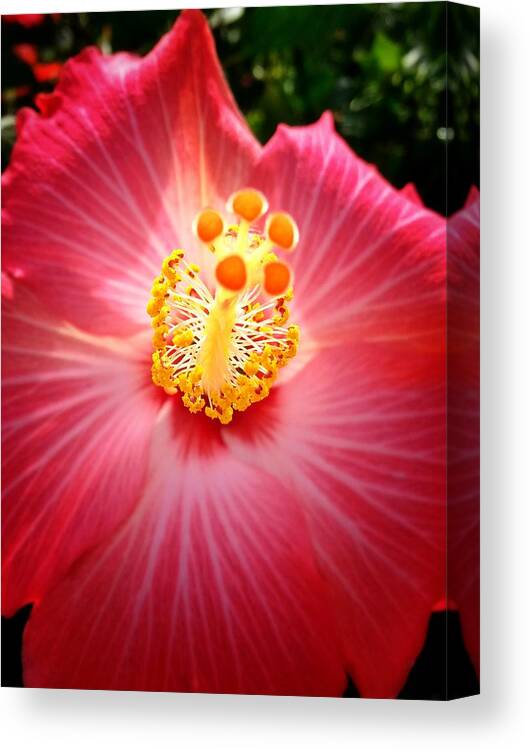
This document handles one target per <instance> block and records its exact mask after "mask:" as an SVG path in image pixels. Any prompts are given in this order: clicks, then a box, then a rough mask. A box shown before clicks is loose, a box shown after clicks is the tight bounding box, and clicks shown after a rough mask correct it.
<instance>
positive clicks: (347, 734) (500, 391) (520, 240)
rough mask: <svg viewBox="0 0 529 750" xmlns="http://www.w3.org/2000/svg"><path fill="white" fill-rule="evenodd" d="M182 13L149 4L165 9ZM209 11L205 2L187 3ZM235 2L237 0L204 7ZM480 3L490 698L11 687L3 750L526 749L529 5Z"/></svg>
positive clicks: (0, 718)
mask: <svg viewBox="0 0 529 750" xmlns="http://www.w3.org/2000/svg"><path fill="white" fill-rule="evenodd" d="M319 3H320V4H322V0H319ZM179 4H181V3H178V1H176V2H163V1H161V2H160V1H159V0H156V2H155V3H153V5H154V7H156V8H161V7H168V8H171V7H177V6H178V5H179ZM200 4H204V3H196V2H189V3H187V5H188V6H191V5H193V6H197V5H200ZM230 4H231V5H234V4H236V2H233V1H232V2H231V3H229V2H228V3H222V2H220V3H219V2H211V3H208V6H209V7H211V6H215V5H230ZM247 4H248V5H253V4H259V3H252V2H248V3H247ZM261 4H263V3H261ZM277 4H279V3H277ZM473 4H478V3H473ZM479 5H480V7H481V28H482V37H481V38H482V48H481V62H482V89H481V91H482V167H483V169H482V209H481V216H482V452H481V455H482V581H483V595H482V598H483V607H482V654H483V658H482V662H483V673H482V691H483V692H482V695H481V696H479V697H476V698H470V699H466V700H462V701H456V702H452V703H448V704H443V703H440V704H439V703H421V702H400V701H357V700H329V699H318V700H313V699H285V698H262V697H250V696H249V697H231V696H200V695H167V694H143V693H140V694H133V693H101V692H93V693H88V692H73V691H72V692H69V691H45V690H42V691H38V690H20V689H19V690H15V689H6V688H4V689H2V691H1V693H0V731H1V735H2V739H3V741H4V742H6V744H7V742H9V743H10V744H9V745H7V746H11V743H13V745H14V746H15V747H21V748H29V747H38V748H39V750H48V748H53V749H54V750H62V749H63V748H68V749H69V748H76V749H77V748H80V749H83V748H90V750H93V748H94V746H96V747H97V745H99V746H100V747H101V748H102V749H103V750H106V748H110V747H112V746H114V745H116V746H120V747H127V748H128V750H136V749H137V748H142V749H143V748H145V747H147V748H149V749H150V748H153V750H154V748H158V747H175V748H176V747H178V748H186V749H187V748H190V749H193V750H194V749H195V748H206V747H207V748H230V749H231V748H233V749H234V750H235V749H238V748H244V750H254V749H256V750H257V749H261V748H267V749H268V748H274V750H276V749H277V750H282V748H289V750H290V749H293V748H298V747H300V748H301V747H303V748H305V749H307V750H311V749H312V748H325V750H327V749H328V748H350V747H358V748H360V747H361V748H362V750H363V748H387V747H391V748H392V750H393V749H395V750H397V749H398V748H401V747H402V748H407V750H409V749H411V750H414V749H415V748H428V750H436V749H437V748H443V750H444V749H445V748H446V747H447V746H448V747H452V748H454V749H455V750H459V748H465V749H466V748H469V749H472V748H478V747H479V748H480V750H487V749H488V748H494V749H495V750H497V748H500V750H503V748H506V749H509V750H510V748H519V747H524V746H525V747H527V746H528V745H527V744H526V743H527V741H528V738H529V701H528V693H529V659H528V654H529V604H528V603H529V586H528V574H529V559H528V553H527V550H528V548H529V486H528V479H527V476H528V473H527V471H526V469H527V466H528V464H529V439H528V432H529V429H528V425H529V409H528V402H529V399H528V389H529V367H528V364H529V356H528V343H529V335H528V327H529V315H528V305H527V298H528V297H529V264H528V261H527V257H528V255H529V240H528V219H529V190H528V178H529V163H528V158H527V152H528V148H527V140H528V137H529V123H528V106H527V99H528V95H529V75H528V65H527V59H528V56H529V13H528V8H529V2H527V0H518V1H516V0H481V3H479ZM146 6H148V3H146V2H145V1H144V2H130V1H129V2H126V0H105V2H102V1H101V0H93V1H89V2H87V1H86V0H77V1H76V2H75V3H72V2H66V1H65V0H63V1H60V0H56V1H54V2H50V0H40V2H38V1H37V0H18V2H16V0H9V1H8V0H0V8H1V11H2V12H10V13H20V12H35V11H43V10H44V11H62V12H65V11H70V12H72V11H79V10H98V9H100V10H102V9H103V8H105V9H108V8H109V7H111V8H112V9H116V10H117V9H126V8H135V9H137V8H142V7H146Z"/></svg>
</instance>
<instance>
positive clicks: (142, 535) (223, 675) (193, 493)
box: [24, 413, 345, 695]
mask: <svg viewBox="0 0 529 750" xmlns="http://www.w3.org/2000/svg"><path fill="white" fill-rule="evenodd" d="M169 417H170V415H169V414H168V413H167V414H166V419H165V420H163V419H162V421H161V422H160V423H159V424H158V433H157V437H156V440H155V443H154V444H155V445H157V446H158V448H159V449H158V450H155V451H153V454H152V455H153V461H152V464H151V472H150V481H149V484H148V486H147V488H146V490H145V492H144V494H143V496H142V499H141V502H140V504H139V505H138V507H137V508H136V511H135V512H134V514H133V515H132V516H131V517H130V519H129V520H128V521H127V523H126V524H124V525H123V527H122V528H121V529H120V531H119V532H118V534H117V535H116V536H115V538H114V539H113V540H112V542H111V543H110V544H108V545H104V546H101V547H98V548H96V549H94V550H93V551H92V552H91V553H89V554H88V555H87V556H86V557H85V558H84V559H83V561H82V562H81V563H80V564H79V565H77V566H75V568H74V569H72V571H71V573H70V574H69V576H68V577H67V578H66V579H64V580H63V581H62V582H61V583H60V584H59V585H58V586H57V588H56V589H55V590H53V591H52V592H50V593H49V594H48V595H47V596H46V597H44V599H43V600H42V602H41V603H40V604H38V605H37V606H36V607H35V608H34V610H33V612H32V615H31V618H30V621H29V624H28V627H27V630H26V637H25V652H24V665H25V671H24V679H25V684H26V685H28V686H32V687H61V688H100V689H123V690H172V691H200V692H221V693H227V692H232V693H272V694H296V695H297V694H299V695H340V694H341V692H342V691H343V689H344V682H345V675H344V672H343V669H342V666H341V659H340V657H339V654H338V653H337V650H336V649H337V639H336V637H335V635H334V624H333V621H332V618H331V616H330V615H329V607H328V606H327V604H326V601H325V595H324V592H323V591H322V585H321V579H320V577H319V574H318V573H317V572H316V569H315V567H314V565H313V562H312V551H311V547H310V544H309V542H308V537H307V534H306V530H305V524H304V521H303V518H302V516H301V514H300V512H299V510H298V508H297V506H296V504H295V503H293V502H292V501H291V499H290V498H289V497H288V494H287V493H286V492H285V491H284V490H283V489H282V488H281V486H280V485H279V484H278V482H277V481H275V480H273V479H272V478H270V477H268V476H266V475H265V474H264V473H263V472H260V471H258V470H256V469H254V468H252V467H249V466H247V465H245V464H244V463H242V462H239V461H238V460H236V459H234V458H233V457H232V456H230V454H229V452H228V451H227V450H226V447H225V446H223V445H222V443H221V442H219V441H218V440H217V441H213V440H211V441H209V443H208V444H206V445H203V447H207V448H208V450H207V453H205V452H202V451H197V450H195V448H194V447H192V445H193V441H194V438H193V429H191V430H189V431H188V430H187V429H186V430H185V431H182V432H181V433H180V437H179V438H178V439H177V440H176V439H175V438H174V435H173V434H172V433H171V429H170V424H169ZM189 419H190V420H192V422H191V423H190V426H191V427H197V429H198V427H199V426H200V424H202V419H201V418H200V417H192V416H191V417H189ZM175 467H176V468H175Z"/></svg>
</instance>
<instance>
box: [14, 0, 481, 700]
mask: <svg viewBox="0 0 529 750" xmlns="http://www.w3.org/2000/svg"><path fill="white" fill-rule="evenodd" d="M2 169H3V174H2V393H3V396H2V446H3V447H2V493H3V494H2V615H3V617H2V684H3V686H5V687H14V686H19V687H22V686H24V687H33V688H73V689H98V690H136V691H172V692H203V693H234V694H269V695H270V694H271V695H294V696H328V697H339V696H344V697H365V698H397V697H398V698H404V699H405V698H408V699H409V698H414V699H431V700H446V699H451V698H457V697H462V696H466V695H472V694H475V693H477V692H479V15H478V11H477V9H475V8H470V7H464V6H458V5H455V4H451V3H444V2H433V3H396V4H391V3H388V4H377V5H369V4H353V5H335V6H310V5H307V6H296V7H289V6H284V7H281V6H277V7H261V8H222V9H205V10H203V11H200V10H185V9H184V10H181V9H175V10H174V11H149V10H145V11H130V12H112V9H111V8H109V10H108V12H101V13H69V14H64V13H62V14H61V13H51V12H50V13H49V14H20V15H8V16H3V17H2Z"/></svg>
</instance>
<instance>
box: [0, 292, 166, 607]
mask: <svg viewBox="0 0 529 750" xmlns="http://www.w3.org/2000/svg"><path fill="white" fill-rule="evenodd" d="M10 285H11V288H10V292H11V293H10V295H7V296H6V297H4V309H3V316H4V317H3V345H2V371H3V373H2V377H3V399H2V418H3V427H2V441H3V442H2V446H3V450H2V479H3V503H2V509H3V512H2V542H3V544H2V547H3V548H2V563H3V577H4V580H3V584H4V585H3V586H2V595H3V611H4V612H5V614H8V615H9V614H12V613H13V612H14V611H15V610H16V609H17V608H18V607H20V606H22V605H23V604H26V603H27V602H32V601H35V600H37V599H39V598H40V596H41V595H42V594H43V592H44V591H45V590H46V589H47V588H48V587H49V586H50V585H51V584H52V583H53V582H54V581H55V580H56V579H57V577H59V576H60V575H61V574H63V573H64V571H65V570H66V569H67V568H68V567H69V565H70V564H71V563H72V561H74V560H75V559H76V558H77V557H79V555H81V554H82V553H83V552H85V551H86V550H87V549H89V548H90V547H92V546H93V545H94V544H96V543H97V542H99V541H101V539H104V538H106V537H107V536H108V535H109V534H110V533H111V532H112V531H113V530H114V529H115V528H116V527H117V526H118V525H119V524H120V523H121V522H122V521H123V519H124V518H125V517H126V516H127V515H128V514H129V513H130V511H131V509H132V508H133V507H134V505H135V504H136V502H137V499H138V496H139V492H140V490H141V488H142V486H143V482H144V479H145V472H146V466H147V465H146V457H145V456H146V452H147V448H148V445H149V440H150V436H151V433H152V428H153V425H154V421H155V418H156V413H157V411H158V408H159V407H158V405H157V404H156V403H155V402H154V401H153V399H152V395H151V394H152V384H151V383H150V382H149V362H148V356H149V355H148V340H147V341H146V342H144V343H143V345H140V342H136V341H125V340H122V339H121V340H120V339H115V338H109V337H99V338H97V337H94V336H92V335H91V334H86V333H83V332H81V331H80V330H79V329H77V328H74V327H73V326H71V325H70V324H66V323H61V322H59V321H57V320H56V319H55V318H53V317H52V316H50V315H49V314H48V313H47V312H46V311H45V310H44V309H43V308H42V306H41V305H40V303H39V302H38V301H37V300H36V299H35V297H34V295H33V292H31V291H29V292H28V291H27V290H26V289H25V288H24V286H23V285H22V283H21V282H17V281H12V280H10ZM145 344H146V345H147V349H146V347H145ZM146 387H147V388H148V389H149V390H148V391H147V390H146Z"/></svg>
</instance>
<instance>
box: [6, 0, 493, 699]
mask: <svg viewBox="0 0 529 750" xmlns="http://www.w3.org/2000/svg"><path fill="white" fill-rule="evenodd" d="M206 14H207V16H208V18H209V22H210V25H211V27H212V29H213V33H214V35H215V39H216V43H217V49H218V52H219V56H220V59H221V62H222V66H223V68H224V71H225V73H226V76H227V78H228V81H229V84H230V86H231V88H232V91H233V93H234V95H235V98H236V100H237V102H238V104H239V107H240V108H241V110H242V112H243V114H244V115H245V117H246V118H247V120H248V123H249V125H250V127H251V128H252V130H253V131H254V133H255V135H256V136H257V138H258V139H259V140H260V141H261V142H265V141H266V140H267V139H268V138H269V137H270V136H271V135H272V133H273V132H274V130H275V128H276V126H277V124H278V123H280V122H284V123H288V124H291V125H297V124H307V123H310V122H313V121H315V120H316V119H318V117H319V116H320V115H321V113H322V112H323V111H324V110H326V109H330V110H332V112H333V115H334V119H335V122H336V127H337V129H338V131H339V133H340V134H341V135H342V136H343V137H344V138H345V139H346V140H347V142H348V143H349V144H350V146H351V147H352V148H353V149H354V150H355V151H356V153H357V154H359V155H360V156H362V157H363V158H364V159H366V160H367V161H370V162H373V163H374V164H376V165H377V167H378V168H379V169H380V171H381V172H382V174H383V175H384V176H385V177H386V178H387V179H388V180H389V181H390V182H392V183H393V184H394V185H395V186H396V187H399V188H400V187H403V186H404V185H405V184H406V183H408V182H413V183H415V185H416V187H417V189H418V191H419V194H420V195H421V197H422V199H423V200H424V202H425V204H426V205H427V206H429V207H430V208H433V209H435V210H437V211H439V212H440V213H445V212H448V213H449V214H450V213H452V212H453V211H455V210H457V209H459V208H460V207H461V206H462V205H463V203H464V201H465V198H466V196H467V194H468V191H469V189H470V187H471V186H472V185H477V186H479V27H478V19H479V15H478V14H479V11H477V9H475V8H470V7H466V6H456V5H452V4H446V3H406V4H402V3H392V4H385V5H348V6H346V5H342V6H339V5H337V6H319V7H318V6H310V7H299V6H298V7H276V8H270V7H268V8H252V9H246V10H244V9H219V10H211V11H206ZM177 15H178V12H177V11H148V12H115V13H80V14H66V15H64V14H63V15H59V14H52V15H47V16H42V17H41V18H38V17H37V18H35V19H33V22H32V23H30V24H29V23H28V22H27V21H26V22H25V23H19V22H13V21H9V20H7V21H6V20H5V17H4V18H3V19H2V166H3V168H5V166H6V164H7V163H8V161H9V155H10V152H11V148H12V145H13V141H14V137H15V129H14V120H15V117H14V116H15V115H16V112H17V110H18V109H19V108H20V107H21V106H33V101H34V97H35V95H36V94H37V93H38V92H40V91H50V90H52V88H53V86H54V85H55V82H56V77H57V75H58V73H59V70H60V64H61V63H63V62H64V61H65V60H67V59H68V58H69V57H71V56H72V55H74V54H76V53H77V52H79V51H80V50H81V49H82V48H83V47H85V46H86V45H88V44H97V45H99V46H100V47H101V48H102V49H103V50H104V51H105V52H113V51H118V50H129V51H135V52H138V53H139V54H144V53H145V52H147V51H148V50H149V49H151V47H152V46H153V45H154V44H155V43H156V41H157V40H158V39H159V37H160V36H161V34H163V33H164V32H165V31H167V30H168V29H169V28H170V27H171V25H172V24H173V23H174V20H175V18H176V16H177ZM28 20H29V19H28ZM447 43H448V46H449V49H450V59H449V60H447V56H446V47H447ZM21 45H23V46H21ZM448 157H449V159H450V166H451V168H450V169H449V170H448V171H447V169H446V165H447V159H448ZM29 613H30V607H29V606H28V607H26V608H24V609H23V610H21V611H20V612H19V613H18V614H17V615H16V616H15V617H13V618H11V619H9V620H7V619H5V618H2V685H3V686H21V685H22V672H21V656H20V651H21V641H22V633H23V628H24V625H25V623H26V621H27V618H28V616H29ZM478 689H479V687H478V683H477V680H476V675H475V672H474V670H473V668H472V665H471V663H470V661H469V658H468V655H467V653H466V651H465V648H464V645H463V640H462V637H461V631H460V624H459V617H458V615H457V613H456V612H453V611H450V612H438V613H434V614H433V615H432V618H431V621H430V626H429V629H428V634H427V638H426V641H425V645H424V648H423V651H422V652H421V654H420V655H419V657H418V659H417V662H416V664H415V666H414V667H413V669H412V671H411V672H410V675H409V678H408V680H407V682H406V685H405V686H404V688H403V690H402V692H401V694H400V696H399V697H401V698H408V699H412V698H424V699H431V700H436V699H443V698H446V697H449V698H456V697H460V696H463V695H469V694H474V693H476V692H477V691H478ZM346 695H347V696H348V697H355V696H357V692H356V689H355V687H354V684H353V683H352V681H351V682H350V684H349V687H348V689H347V691H346Z"/></svg>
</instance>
